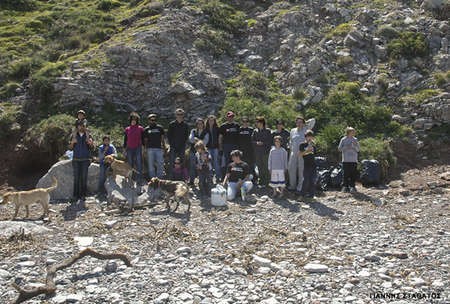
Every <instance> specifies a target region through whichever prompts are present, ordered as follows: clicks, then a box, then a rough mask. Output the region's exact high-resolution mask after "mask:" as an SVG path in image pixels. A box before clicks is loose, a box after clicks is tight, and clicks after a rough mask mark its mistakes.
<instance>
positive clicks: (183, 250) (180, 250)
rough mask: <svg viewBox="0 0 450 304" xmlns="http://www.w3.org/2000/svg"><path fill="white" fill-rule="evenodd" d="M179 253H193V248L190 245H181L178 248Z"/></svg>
mask: <svg viewBox="0 0 450 304" xmlns="http://www.w3.org/2000/svg"><path fill="white" fill-rule="evenodd" d="M177 253H178V254H179V255H189V254H191V248H190V247H180V248H178V249H177Z"/></svg>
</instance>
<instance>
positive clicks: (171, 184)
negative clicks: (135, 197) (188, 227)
mask: <svg viewBox="0 0 450 304" xmlns="http://www.w3.org/2000/svg"><path fill="white" fill-rule="evenodd" d="M148 186H149V187H150V188H153V189H161V190H162V191H165V192H167V193H168V194H170V195H171V197H170V198H169V199H168V200H166V208H167V211H169V212H170V203H171V202H173V201H175V202H176V206H175V209H173V212H175V211H177V209H178V206H179V205H180V201H182V202H183V203H185V204H187V205H188V209H187V211H186V213H189V210H190V209H191V201H190V200H189V187H188V185H187V184H186V183H185V182H180V181H171V180H164V179H159V178H157V177H153V178H152V179H151V180H150V182H149V183H148Z"/></svg>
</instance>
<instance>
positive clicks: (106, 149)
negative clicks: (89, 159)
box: [97, 135, 117, 195]
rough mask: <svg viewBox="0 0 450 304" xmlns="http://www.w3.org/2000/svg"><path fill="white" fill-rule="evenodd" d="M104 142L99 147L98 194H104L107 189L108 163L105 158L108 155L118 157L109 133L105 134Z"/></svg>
mask: <svg viewBox="0 0 450 304" xmlns="http://www.w3.org/2000/svg"><path fill="white" fill-rule="evenodd" d="M102 140H103V144H102V145H100V147H99V148H98V161H99V164H100V173H99V176H98V188H97V189H98V190H97V191H98V195H104V194H105V193H106V191H105V181H106V170H107V169H108V166H107V164H105V162H104V159H105V156H107V155H113V156H114V157H116V155H117V150H116V147H114V145H113V144H111V143H110V141H111V139H110V137H109V136H108V135H105V136H103V139H102Z"/></svg>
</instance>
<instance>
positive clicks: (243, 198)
mask: <svg viewBox="0 0 450 304" xmlns="http://www.w3.org/2000/svg"><path fill="white" fill-rule="evenodd" d="M245 194H246V193H245V189H244V187H241V198H242V201H243V202H245Z"/></svg>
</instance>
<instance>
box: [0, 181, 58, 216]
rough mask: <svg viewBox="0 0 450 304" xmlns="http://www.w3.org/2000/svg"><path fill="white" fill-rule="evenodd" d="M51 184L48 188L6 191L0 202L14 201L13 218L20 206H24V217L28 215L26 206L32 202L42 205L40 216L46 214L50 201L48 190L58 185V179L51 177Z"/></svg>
mask: <svg viewBox="0 0 450 304" xmlns="http://www.w3.org/2000/svg"><path fill="white" fill-rule="evenodd" d="M52 180H53V184H52V185H51V187H49V188H37V189H33V190H28V191H15V192H7V193H5V194H4V195H3V201H2V202H0V204H7V203H14V204H15V211H14V216H13V219H15V218H16V217H17V214H18V212H19V209H20V207H22V206H25V210H26V217H27V218H28V217H29V213H30V212H29V209H28V206H29V205H31V204H33V203H39V204H41V205H42V208H43V209H44V213H43V214H42V218H44V217H45V216H48V214H49V202H50V194H49V193H50V192H51V191H53V190H55V189H56V187H57V186H58V181H57V180H56V178H54V177H53V178H52Z"/></svg>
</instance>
